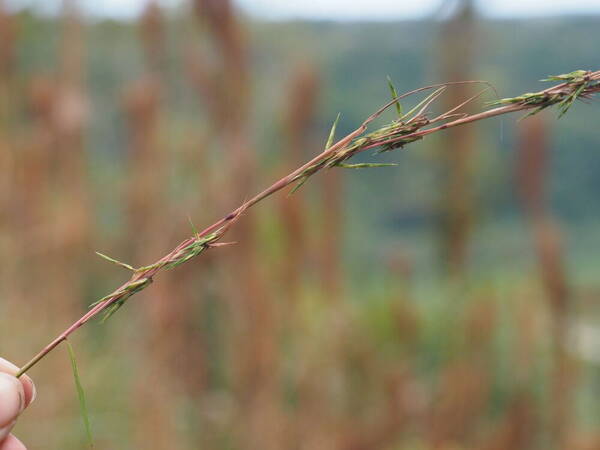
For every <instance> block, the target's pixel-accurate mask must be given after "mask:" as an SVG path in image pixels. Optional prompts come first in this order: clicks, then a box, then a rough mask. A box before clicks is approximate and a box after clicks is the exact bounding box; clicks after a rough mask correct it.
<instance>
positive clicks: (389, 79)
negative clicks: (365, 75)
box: [387, 75, 402, 117]
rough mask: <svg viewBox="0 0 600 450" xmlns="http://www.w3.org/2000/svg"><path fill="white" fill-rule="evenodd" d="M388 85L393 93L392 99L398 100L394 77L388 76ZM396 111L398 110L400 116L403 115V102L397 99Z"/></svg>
mask: <svg viewBox="0 0 600 450" xmlns="http://www.w3.org/2000/svg"><path fill="white" fill-rule="evenodd" d="M387 82H388V87H389V88H390V93H391V94H392V100H396V99H397V98H398V91H397V90H396V86H394V83H392V79H391V78H390V76H389V75H388V76H387ZM396 111H398V117H402V104H401V103H400V101H399V100H398V101H396Z"/></svg>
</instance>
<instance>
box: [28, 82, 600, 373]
mask: <svg viewBox="0 0 600 450" xmlns="http://www.w3.org/2000/svg"><path fill="white" fill-rule="evenodd" d="M550 80H552V81H562V82H561V83H560V84H557V85H555V86H553V87H550V88H548V89H545V90H543V91H540V92H537V93H527V94H524V95H522V96H519V97H514V98H507V99H502V100H499V101H497V102H494V103H493V104H490V105H488V106H493V108H492V109H488V110H485V111H482V112H479V113H475V114H467V113H460V112H459V111H460V110H461V109H462V108H463V107H464V106H466V105H468V104H470V103H471V102H472V101H473V100H475V99H476V98H477V97H479V96H480V95H481V94H482V93H483V92H485V91H482V92H480V93H479V94H477V95H476V96H474V97H471V98H469V99H467V100H465V101H464V102H463V103H461V104H459V105H457V106H456V107H454V108H452V109H450V110H449V111H446V112H444V113H442V114H440V115H438V116H435V117H434V118H433V119H429V117H428V115H429V114H428V110H429V108H430V106H431V105H432V104H433V103H434V102H435V100H436V99H438V98H439V96H440V95H441V94H442V93H443V92H444V91H445V90H446V89H448V88H450V87H452V86H453V85H457V84H466V83H483V84H485V82H482V81H463V82H449V83H441V84H436V85H431V86H426V87H422V88H419V89H415V90H413V91H410V92H407V93H405V94H402V95H398V96H394V99H393V100H392V101H390V102H389V103H387V104H386V105H384V106H382V107H381V108H380V109H379V110H377V111H376V112H375V113H373V114H372V115H370V116H369V117H368V118H367V119H366V120H365V121H364V122H363V123H362V124H361V125H360V126H359V127H358V128H357V129H356V130H355V131H353V132H352V133H350V134H348V135H347V136H346V137H344V138H342V139H340V140H339V141H337V142H336V143H335V144H333V145H328V146H327V148H326V149H325V150H324V151H323V152H322V153H320V154H319V155H317V156H315V157H314V158H313V159H311V160H310V161H308V162H307V163H305V164H304V165H302V166H301V167H299V168H298V169H296V170H294V171H293V172H292V173H290V174H289V175H287V176H285V177H283V178H281V179H279V180H278V181H276V182H275V183H273V184H272V185H271V186H269V187H268V188H266V189H265V190H263V191H262V192H260V193H258V194H256V195H255V196H254V197H252V198H250V199H249V200H247V201H245V202H244V203H242V205H240V206H239V207H238V208H236V209H234V210H233V211H232V212H230V213H229V214H227V215H226V216H224V217H223V218H222V219H220V220H218V221H217V222H215V223H214V224H212V225H210V226H209V227H207V228H205V229H204V230H203V231H201V232H200V233H196V234H194V235H193V236H191V237H189V238H188V239H186V240H184V241H183V242H181V243H180V244H179V245H177V246H176V247H175V248H174V249H173V250H171V251H170V252H169V253H167V254H166V255H165V256H163V257H162V258H161V259H159V260H158V261H156V262H155V263H153V264H151V265H149V266H144V267H140V268H133V267H131V268H132V269H133V270H132V272H133V274H132V276H131V278H130V279H129V280H128V281H127V282H126V283H124V284H123V285H121V286H120V287H119V288H118V289H116V290H115V291H114V292H112V293H111V294H109V295H107V296H106V297H103V298H102V299H100V300H99V301H97V302H96V303H94V304H93V305H92V307H91V309H90V310H89V311H88V312H87V313H86V314H84V315H83V316H82V317H81V318H79V319H78V320H77V321H75V322H74V323H73V324H72V325H71V326H69V327H68V328H67V329H66V330H65V331H63V332H62V333H61V334H59V335H58V336H57V337H56V338H55V339H54V340H53V341H52V342H50V343H49V344H48V345H47V346H46V347H44V348H43V349H42V350H41V351H40V352H39V353H38V354H37V355H36V356H34V357H33V358H32V359H31V360H30V361H29V362H28V363H27V364H25V365H24V366H23V367H22V369H21V370H20V372H19V373H18V374H17V376H18V377H19V376H21V375H23V374H24V373H26V372H27V371H28V370H29V369H31V368H32V367H33V366H35V365H36V364H37V363H38V362H39V361H40V360H41V359H43V358H44V357H45V356H46V355H47V354H48V353H50V352H51V351H52V350H53V349H54V348H56V347H57V346H58V345H59V344H60V343H61V342H63V341H64V340H66V339H67V337H68V336H69V335H70V334H71V333H73V332H74V331H75V330H77V329H78V328H80V327H81V326H82V325H84V324H85V323H87V322H88V321H89V320H90V319H92V318H94V317H96V316H97V315H98V314H100V313H102V312H104V313H106V315H105V318H106V317H109V316H110V315H112V314H113V313H114V312H115V311H117V310H118V309H119V308H120V307H121V306H122V305H123V304H124V303H125V301H126V300H127V299H128V298H129V297H131V296H132V295H134V294H136V293H137V292H140V291H141V290H143V289H145V288H146V287H148V286H149V285H150V284H151V283H152V281H153V279H154V276H155V275H156V274H157V273H158V272H160V271H161V270H163V269H170V268H173V267H176V266H178V265H180V264H183V263H185V262H187V261H189V260H190V259H192V258H194V257H195V256H198V255H199V254H200V253H202V252H203V251H205V250H208V249H210V248H215V247H219V246H222V245H227V244H226V243H220V242H219V240H220V239H221V238H222V237H223V236H224V235H225V233H226V232H227V231H228V230H229V228H230V227H231V226H232V225H234V224H235V223H236V222H237V221H238V220H239V219H240V217H241V216H242V215H243V214H244V212H245V211H246V210H248V209H249V208H251V207H252V206H254V205H255V204H257V203H259V202H260V201H262V200H264V199H266V198H267V197H270V196H271V195H273V194H274V193H276V192H278V191H280V190H282V189H284V188H285V187H287V186H290V185H291V184H293V183H296V182H300V183H303V182H305V181H306V180H307V179H308V178H309V177H311V176H312V175H314V174H315V173H317V172H319V171H321V170H323V169H329V168H333V167H339V166H340V165H342V164H344V163H345V162H346V161H347V160H348V159H350V158H352V157H353V156H355V155H356V154H358V153H362V152H364V151H365V150H369V149H373V148H378V149H379V150H378V151H379V152H386V151H391V150H394V149H398V148H403V147H404V146H405V145H407V144H410V143H412V142H415V141H418V140H420V139H422V138H423V137H425V136H427V135H430V134H432V133H436V132H438V131H441V130H446V129H449V128H453V127H457V126H461V125H466V124H469V123H473V122H477V121H480V120H485V119H489V118H492V117H496V116H500V115H503V114H508V113H513V112H517V111H529V112H530V114H535V113H537V112H539V111H541V110H543V109H545V108H548V107H550V106H554V105H558V107H559V108H560V110H561V115H562V114H564V112H566V110H568V108H569V107H570V106H571V105H572V104H573V102H574V101H575V100H577V99H588V98H590V97H591V96H593V95H594V94H596V93H598V92H600V71H595V72H591V71H575V72H571V73H569V74H565V75H559V76H556V77H551V78H550ZM486 90H487V89H486ZM427 91H432V93H431V94H430V95H429V96H428V97H426V98H425V100H423V101H422V102H421V103H419V104H418V105H417V106H416V107H415V108H413V109H412V110H411V111H409V112H408V113H406V114H404V115H403V116H401V117H399V118H397V119H396V120H394V121H392V122H391V123H389V124H387V125H385V126H383V127H381V128H379V129H378V130H375V131H373V132H371V133H369V134H365V132H366V130H367V127H368V125H369V124H371V123H372V122H373V121H374V120H375V119H377V118H378V117H380V116H381V115H382V114H383V113H384V112H385V111H386V110H387V109H388V108H390V107H391V106H393V105H396V104H397V103H398V102H399V101H400V100H402V99H404V98H406V97H409V96H412V95H415V94H418V93H421V92H427ZM119 265H120V266H122V267H123V266H124V264H122V263H119ZM125 267H126V266H125ZM126 268H127V267H126Z"/></svg>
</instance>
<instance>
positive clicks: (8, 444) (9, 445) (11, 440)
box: [0, 434, 27, 450]
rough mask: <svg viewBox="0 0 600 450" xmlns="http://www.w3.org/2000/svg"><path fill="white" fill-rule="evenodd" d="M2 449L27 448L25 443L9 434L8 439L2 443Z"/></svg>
mask: <svg viewBox="0 0 600 450" xmlns="http://www.w3.org/2000/svg"><path fill="white" fill-rule="evenodd" d="M0 450H27V449H26V448H25V446H24V445H23V443H22V442H21V441H20V440H18V439H17V438H16V437H14V436H13V435H12V434H11V435H9V436H8V437H7V438H6V440H5V441H4V442H2V443H0Z"/></svg>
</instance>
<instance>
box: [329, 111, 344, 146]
mask: <svg viewBox="0 0 600 450" xmlns="http://www.w3.org/2000/svg"><path fill="white" fill-rule="evenodd" d="M340 116H341V113H338V115H337V117H336V118H335V122H333V125H332V126H331V131H329V138H327V145H325V149H328V148H329V147H331V146H332V145H333V140H334V139H335V130H336V129H337V124H338V122H339V121H340Z"/></svg>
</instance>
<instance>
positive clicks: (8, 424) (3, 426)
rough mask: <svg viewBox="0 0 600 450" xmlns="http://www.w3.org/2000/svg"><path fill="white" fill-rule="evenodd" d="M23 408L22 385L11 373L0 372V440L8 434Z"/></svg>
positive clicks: (23, 392) (23, 395) (23, 394)
mask: <svg viewBox="0 0 600 450" xmlns="http://www.w3.org/2000/svg"><path fill="white" fill-rule="evenodd" d="M23 409H25V391H24V390H23V385H22V384H21V382H20V381H19V380H17V379H16V378H15V377H13V376H12V375H9V374H7V373H0V442H2V441H3V440H4V439H5V438H6V437H7V436H8V434H9V433H10V430H12V427H13V426H14V424H15V421H16V420H17V417H18V416H19V414H21V412H22V411H23Z"/></svg>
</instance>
